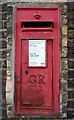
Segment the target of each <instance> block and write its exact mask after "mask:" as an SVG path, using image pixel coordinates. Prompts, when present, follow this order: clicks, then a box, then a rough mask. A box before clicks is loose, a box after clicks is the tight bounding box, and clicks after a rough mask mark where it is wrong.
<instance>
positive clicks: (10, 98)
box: [0, 0, 74, 120]
mask: <svg viewBox="0 0 74 120" xmlns="http://www.w3.org/2000/svg"><path fill="white" fill-rule="evenodd" d="M16 6H22V7H59V8H60V115H59V116H57V118H56V119H58V118H62V119H63V118H67V117H68V118H72V117H73V106H72V104H71V103H72V102H73V97H72V96H73V90H72V87H73V86H72V85H73V83H72V81H73V79H74V78H73V74H72V73H73V67H74V65H73V63H74V61H73V55H72V54H73V49H72V48H73V42H74V41H73V38H72V37H71V34H72V30H73V29H72V24H73V23H72V22H71V24H70V22H69V21H70V20H69V18H70V17H71V16H70V15H69V14H68V15H67V3H50V2H48V3H46V2H44V1H41V2H40V3H39V2H38V3H37V2H36V1H35V2H32V3H31V1H30V2H29V1H28V2H21V1H19V2H18V0H17V1H13V2H12V0H8V3H7V4H6V3H5V4H4V3H3V4H2V3H1V7H2V9H1V12H0V13H1V15H2V19H1V23H2V27H1V26H0V30H1V31H0V34H1V35H2V36H1V37H0V41H1V48H0V50H1V51H2V52H1V53H2V54H1V56H0V58H1V60H2V61H1V64H0V66H1V67H0V68H1V71H2V73H1V75H2V76H3V77H2V88H3V89H1V88H0V89H1V90H2V92H3V93H2V97H3V99H2V101H3V102H2V105H3V112H2V113H3V118H5V120H6V118H8V120H9V119H10V120H11V118H12V119H13V118H14V119H17V120H19V119H23V118H24V119H30V116H17V115H14V76H13V75H14V73H13V69H14V67H13V66H14V61H13V58H14V55H13V48H14V27H13V25H14V24H13V23H14V22H15V21H14V15H13V9H14V7H16ZM68 7H69V5H68ZM68 9H69V10H70V9H71V8H70V7H69V8H68ZM71 10H72V9H71ZM71 10H70V11H71ZM70 11H69V13H70ZM6 13H7V14H6ZM67 17H68V19H67ZM72 19H73V18H72ZM71 21H73V20H71ZM0 25H1V24H0ZM69 26H70V27H69ZM67 28H68V31H69V30H70V31H69V37H70V38H69V37H68V39H67ZM6 37H7V39H6ZM71 47H72V48H71ZM69 50H70V51H69ZM68 63H69V64H68ZM67 103H68V104H67ZM31 117H32V118H40V116H38V117H37V116H31ZM43 118H46V117H45V116H43ZM43 118H42V120H43ZM47 118H48V119H49V118H50V116H47ZM54 118H55V117H54ZM50 119H51V118H50Z"/></svg>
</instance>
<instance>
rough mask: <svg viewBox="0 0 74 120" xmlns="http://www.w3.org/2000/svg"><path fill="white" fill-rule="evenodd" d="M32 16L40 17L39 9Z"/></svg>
mask: <svg viewBox="0 0 74 120" xmlns="http://www.w3.org/2000/svg"><path fill="white" fill-rule="evenodd" d="M34 17H35V19H40V17H41V15H40V13H39V11H37V12H36V13H35V14H34Z"/></svg>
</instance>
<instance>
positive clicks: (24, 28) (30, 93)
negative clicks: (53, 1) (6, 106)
mask: <svg viewBox="0 0 74 120" xmlns="http://www.w3.org/2000/svg"><path fill="white" fill-rule="evenodd" d="M59 53H60V48H59V8H57V7H54V8H53V7H44V8H43V7H39V8H38V7H34V8H32V7H31V8H30V7H28V8H27V7H26V8H24V7H23V8H21V7H16V8H15V53H14V54H15V55H14V56H15V60H14V62H15V69H14V73H15V77H14V80H15V82H14V111H15V114H21V115H22V114H24V115H57V114H59V61H60V60H59V59H60V57H59V56H60V55H59Z"/></svg>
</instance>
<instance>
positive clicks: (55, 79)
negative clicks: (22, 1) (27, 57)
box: [14, 7, 60, 115]
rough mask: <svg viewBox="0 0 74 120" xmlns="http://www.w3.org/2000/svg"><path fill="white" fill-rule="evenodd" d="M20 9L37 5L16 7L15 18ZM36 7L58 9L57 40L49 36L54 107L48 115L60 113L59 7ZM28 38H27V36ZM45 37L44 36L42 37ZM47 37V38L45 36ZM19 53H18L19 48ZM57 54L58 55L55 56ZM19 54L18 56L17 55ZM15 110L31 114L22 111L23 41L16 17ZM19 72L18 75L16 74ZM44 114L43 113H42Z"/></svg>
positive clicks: (18, 112) (17, 112) (16, 112)
mask: <svg viewBox="0 0 74 120" xmlns="http://www.w3.org/2000/svg"><path fill="white" fill-rule="evenodd" d="M18 9H26V10H27V9H29V10H30V9H35V7H27V8H26V7H23V8H21V7H16V8H15V18H17V11H18ZM36 9H49V10H50V9H52V10H53V9H55V10H57V11H58V21H57V22H58V34H57V41H55V38H54V37H49V38H48V37H47V40H48V39H50V40H52V42H53V95H52V96H53V108H52V107H51V108H50V109H49V111H50V112H49V114H46V115H57V114H59V79H60V47H59V46H60V41H59V8H58V7H36ZM26 39H27V38H26ZM42 39H43V38H42ZM45 39H46V38H45ZM19 49H20V51H19V54H18V50H19ZM55 54H56V56H55ZM17 55H18V57H19V60H18V58H17V57H16V56H17ZM14 56H15V57H14V63H15V65H14V74H15V77H14V80H15V81H14V112H15V114H29V113H27V112H26V111H25V112H24V110H23V111H21V108H20V79H21V78H20V76H21V67H20V66H21V57H20V56H21V42H18V41H17V20H16V19H15V50H14ZM18 68H20V69H18ZM56 68H57V69H56ZM17 73H18V75H16V74H17ZM34 114H35V113H34ZM30 115H31V114H30ZM37 115H38V114H37ZM40 115H43V114H40Z"/></svg>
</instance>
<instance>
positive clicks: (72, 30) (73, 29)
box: [67, 2, 74, 119]
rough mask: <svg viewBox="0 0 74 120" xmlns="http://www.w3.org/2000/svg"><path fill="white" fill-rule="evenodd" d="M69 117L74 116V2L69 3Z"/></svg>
mask: <svg viewBox="0 0 74 120" xmlns="http://www.w3.org/2000/svg"><path fill="white" fill-rule="evenodd" d="M67 13H68V104H67V107H68V108H67V113H68V118H70V119H71V118H74V2H72V3H70V2H69V3H68V12H67Z"/></svg>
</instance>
